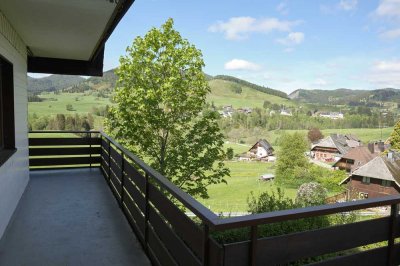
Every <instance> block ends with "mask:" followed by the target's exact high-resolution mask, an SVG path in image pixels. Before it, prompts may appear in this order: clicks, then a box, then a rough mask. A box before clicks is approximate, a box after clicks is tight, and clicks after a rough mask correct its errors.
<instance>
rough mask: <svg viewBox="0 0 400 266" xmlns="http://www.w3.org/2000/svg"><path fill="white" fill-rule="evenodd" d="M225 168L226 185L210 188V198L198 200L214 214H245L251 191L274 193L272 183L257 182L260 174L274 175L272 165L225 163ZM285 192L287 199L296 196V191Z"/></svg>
mask: <svg viewBox="0 0 400 266" xmlns="http://www.w3.org/2000/svg"><path fill="white" fill-rule="evenodd" d="M226 166H227V167H229V169H230V170H231V177H228V178H226V181H227V182H228V184H218V185H212V186H210V187H209V189H208V192H209V196H210V198H209V199H207V200H200V201H201V202H202V203H203V204H204V205H205V206H207V207H209V208H211V210H213V211H214V212H222V211H223V212H245V211H247V197H248V196H249V194H250V192H251V191H253V192H254V193H255V194H256V195H258V194H260V193H262V192H264V191H276V185H275V184H274V182H273V181H261V180H259V178H260V176H261V175H262V174H267V173H274V165H273V164H272V163H261V162H226ZM285 192H286V195H287V196H288V197H291V198H294V197H295V196H296V189H293V188H290V189H285Z"/></svg>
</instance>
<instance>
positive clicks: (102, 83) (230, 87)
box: [28, 70, 296, 108]
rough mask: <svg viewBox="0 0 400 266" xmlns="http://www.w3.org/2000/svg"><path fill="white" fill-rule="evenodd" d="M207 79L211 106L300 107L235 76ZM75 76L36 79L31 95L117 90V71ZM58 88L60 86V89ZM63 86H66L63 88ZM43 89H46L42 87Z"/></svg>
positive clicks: (269, 89)
mask: <svg viewBox="0 0 400 266" xmlns="http://www.w3.org/2000/svg"><path fill="white" fill-rule="evenodd" d="M205 75H206V79H207V80H208V82H209V85H210V88H211V93H210V94H209V95H208V97H207V101H208V102H210V103H211V102H213V103H214V104H215V105H216V106H223V105H233V106H234V107H235V108H239V107H253V108H254V107H262V106H263V103H264V101H269V102H271V103H276V104H283V105H286V106H292V105H296V102H293V101H290V100H289V99H288V98H287V95H286V93H284V92H281V91H278V90H274V89H271V88H266V87H263V86H259V85H256V84H253V83H250V82H248V81H245V80H242V79H238V78H235V77H231V76H225V75H224V76H215V77H213V76H210V75H207V74H205ZM71 77H73V76H60V75H51V76H49V77H46V78H41V79H34V78H29V79H30V80H31V81H30V84H34V86H29V88H28V90H29V91H30V92H40V91H56V90H62V91H63V92H80V93H83V92H87V91H93V92H101V91H103V92H105V93H106V94H108V93H110V92H111V91H112V89H113V88H114V86H115V83H116V76H115V74H114V70H109V71H106V72H104V75H103V77H90V78H88V79H84V78H81V77H77V78H76V79H73V78H71ZM56 84H57V86H56ZM62 84H65V85H64V86H62ZM39 85H42V87H39Z"/></svg>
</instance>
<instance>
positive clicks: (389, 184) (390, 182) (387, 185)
mask: <svg viewBox="0 0 400 266" xmlns="http://www.w3.org/2000/svg"><path fill="white" fill-rule="evenodd" d="M382 186H383V187H391V186H392V181H390V180H385V179H382Z"/></svg>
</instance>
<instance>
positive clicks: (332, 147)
mask: <svg viewBox="0 0 400 266" xmlns="http://www.w3.org/2000/svg"><path fill="white" fill-rule="evenodd" d="M360 145H361V141H360V140H359V139H358V138H357V137H356V136H354V135H339V134H331V135H330V136H328V137H326V138H324V139H322V140H320V141H318V142H317V143H315V144H313V145H312V147H311V153H310V154H311V157H312V158H313V159H316V160H319V161H324V162H335V161H338V160H339V159H340V158H341V157H342V156H343V155H345V154H346V153H347V152H348V151H349V150H350V149H351V148H354V147H358V146H360Z"/></svg>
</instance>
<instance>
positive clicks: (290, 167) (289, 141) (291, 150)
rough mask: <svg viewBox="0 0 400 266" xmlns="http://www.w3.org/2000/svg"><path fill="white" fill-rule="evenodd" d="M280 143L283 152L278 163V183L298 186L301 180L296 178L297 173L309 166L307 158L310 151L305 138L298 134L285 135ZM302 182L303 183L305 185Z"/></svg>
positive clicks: (280, 153)
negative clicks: (306, 154) (307, 152)
mask: <svg viewBox="0 0 400 266" xmlns="http://www.w3.org/2000/svg"><path fill="white" fill-rule="evenodd" d="M279 142H280V143H279V144H280V147H281V150H280V151H279V153H278V160H277V162H276V172H275V174H276V181H277V182H278V183H283V184H288V183H293V184H298V182H299V180H300V179H301V178H299V177H298V176H296V173H298V172H299V171H302V170H303V169H305V168H307V167H308V166H309V162H308V159H307V158H306V156H305V152H306V151H307V149H308V143H307V141H306V139H305V136H304V135H302V134H300V133H297V132H296V133H293V134H284V135H283V136H282V137H281V138H280V140H279ZM302 181H303V180H301V183H303V182H302Z"/></svg>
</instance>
